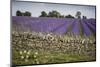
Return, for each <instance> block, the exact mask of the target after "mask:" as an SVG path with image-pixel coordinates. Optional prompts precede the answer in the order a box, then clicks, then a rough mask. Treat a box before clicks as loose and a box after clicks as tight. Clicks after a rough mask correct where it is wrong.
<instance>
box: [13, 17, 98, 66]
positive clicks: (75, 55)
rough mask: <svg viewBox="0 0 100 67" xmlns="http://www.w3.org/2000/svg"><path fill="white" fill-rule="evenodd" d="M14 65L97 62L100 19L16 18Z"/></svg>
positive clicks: (14, 21) (14, 22) (14, 23)
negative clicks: (97, 27) (97, 22)
mask: <svg viewBox="0 0 100 67" xmlns="http://www.w3.org/2000/svg"><path fill="white" fill-rule="evenodd" d="M12 55H13V56H12V63H13V65H27V64H51V63H69V62H80V61H82V62H84V61H95V60H96V19H75V18H74V19H73V18H51V17H49V18H47V17H39V18H37V17H28V16H12Z"/></svg>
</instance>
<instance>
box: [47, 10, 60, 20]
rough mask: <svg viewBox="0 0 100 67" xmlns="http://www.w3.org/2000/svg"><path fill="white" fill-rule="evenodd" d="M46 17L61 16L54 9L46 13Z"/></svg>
mask: <svg viewBox="0 0 100 67" xmlns="http://www.w3.org/2000/svg"><path fill="white" fill-rule="evenodd" d="M48 17H56V18H59V17H61V14H60V13H59V12H57V11H55V10H54V11H52V12H49V13H48Z"/></svg>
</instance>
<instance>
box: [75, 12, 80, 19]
mask: <svg viewBox="0 0 100 67" xmlns="http://www.w3.org/2000/svg"><path fill="white" fill-rule="evenodd" d="M75 16H76V18H78V19H81V12H80V11H77V12H76V15H75Z"/></svg>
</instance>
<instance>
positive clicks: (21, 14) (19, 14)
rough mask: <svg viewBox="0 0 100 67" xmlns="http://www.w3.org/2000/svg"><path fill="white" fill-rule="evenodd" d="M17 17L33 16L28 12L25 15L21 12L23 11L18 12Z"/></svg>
mask: <svg viewBox="0 0 100 67" xmlns="http://www.w3.org/2000/svg"><path fill="white" fill-rule="evenodd" d="M16 16H31V13H30V12H28V11H26V12H25V13H23V12H21V11H19V10H18V11H16Z"/></svg>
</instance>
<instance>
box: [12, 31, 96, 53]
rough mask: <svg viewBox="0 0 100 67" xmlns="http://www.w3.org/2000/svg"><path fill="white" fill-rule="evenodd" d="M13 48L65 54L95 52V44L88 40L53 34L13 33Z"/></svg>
mask: <svg viewBox="0 0 100 67" xmlns="http://www.w3.org/2000/svg"><path fill="white" fill-rule="evenodd" d="M12 48H13V49H16V50H18V51H19V50H38V51H51V52H64V53H72V54H74V53H79V54H81V53H88V54H92V53H94V52H95V43H94V41H93V40H92V39H88V38H75V37H73V38H72V37H68V36H66V35H54V34H52V33H41V32H39V33H36V32H32V33H28V32H20V33H19V32H13V33H12Z"/></svg>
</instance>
